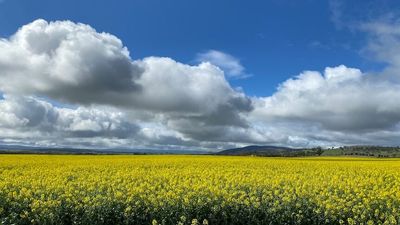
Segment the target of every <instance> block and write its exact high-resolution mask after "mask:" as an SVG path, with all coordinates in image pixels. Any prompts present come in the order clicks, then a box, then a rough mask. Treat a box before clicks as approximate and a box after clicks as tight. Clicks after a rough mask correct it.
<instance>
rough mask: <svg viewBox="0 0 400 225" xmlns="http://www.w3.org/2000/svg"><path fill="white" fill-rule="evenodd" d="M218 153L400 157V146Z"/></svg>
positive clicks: (275, 148) (253, 147)
mask: <svg viewBox="0 0 400 225" xmlns="http://www.w3.org/2000/svg"><path fill="white" fill-rule="evenodd" d="M217 154H218V155H242V156H245V155H255V156H281V157H296V156H359V157H378V158H388V157H400V147H385V146H364V145H357V146H343V147H338V148H328V149H322V148H320V147H316V148H289V147H281V146H257V145H251V146H246V147H242V148H233V149H227V150H223V151H220V152H218V153H217Z"/></svg>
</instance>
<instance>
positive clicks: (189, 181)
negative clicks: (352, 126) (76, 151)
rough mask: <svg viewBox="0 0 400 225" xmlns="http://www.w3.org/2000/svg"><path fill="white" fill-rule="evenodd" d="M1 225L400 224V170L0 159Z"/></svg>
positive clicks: (168, 158) (278, 162) (343, 161)
mask: <svg viewBox="0 0 400 225" xmlns="http://www.w3.org/2000/svg"><path fill="white" fill-rule="evenodd" d="M0 224H149V225H150V224H157V225H159V224H180V225H184V224H198V225H201V224H229V225H230V224H350V225H353V224H364V225H372V224H400V160H399V159H367V158H321V157H318V158H263V157H225V156H172V155H159V156H157V155H151V156H129V155H112V156H111V155H109V156H104V155H92V156H76V155H75V156H72V155H71V156H68V155H0Z"/></svg>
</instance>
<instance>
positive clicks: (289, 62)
mask: <svg viewBox="0 0 400 225" xmlns="http://www.w3.org/2000/svg"><path fill="white" fill-rule="evenodd" d="M352 2H354V3H353V4H354V5H357V7H353V4H348V3H347V5H345V4H342V5H343V6H341V9H340V10H342V11H343V13H347V14H346V16H344V17H345V18H343V19H344V20H347V21H352V20H359V19H360V17H363V16H364V14H361V13H357V9H359V10H360V11H362V9H363V8H364V11H362V12H363V13H365V12H366V10H367V9H366V7H367V6H368V3H367V2H368V1H352ZM356 2H358V3H356ZM382 2H386V4H387V5H390V7H391V9H393V7H392V5H394V3H390V1H382ZM392 2H395V1H392ZM370 4H373V5H374V6H375V4H374V3H373V1H372V2H371V3H370ZM364 5H365V6H364ZM382 5H383V6H382ZM376 6H378V5H376ZM379 7H382V8H384V7H385V3H383V4H379ZM332 8H333V7H332V2H330V1H313V0H307V1H288V0H284V1H277V0H273V1H250V2H246V3H244V2H243V1H238V0H233V1H211V0H205V1H187V0H178V1H162V0H148V1H140V0H139V1H138V0H134V1H103V0H100V1H79V0H71V1H51V0H38V1H29V0H5V1H4V2H3V3H2V4H1V5H0V34H1V35H2V36H3V37H4V36H8V35H10V34H13V33H14V32H15V31H16V28H18V27H20V26H22V25H24V24H27V23H29V22H31V21H33V20H35V19H38V18H43V19H46V20H50V21H51V20H72V21H74V22H81V23H85V24H90V25H91V26H92V27H94V28H95V29H96V30H97V31H99V32H102V31H105V32H109V33H111V34H114V35H116V36H117V37H119V38H120V39H121V40H122V41H123V43H124V44H125V45H126V46H127V47H128V48H129V50H130V52H131V56H132V58H134V59H136V58H143V57H146V56H167V57H172V58H174V59H176V60H178V61H180V62H185V63H192V62H193V59H194V58H195V55H196V54H197V53H199V52H203V51H207V50H209V49H215V50H219V51H223V52H226V53H229V54H231V55H233V56H234V57H237V58H238V59H240V61H241V63H242V64H243V66H244V67H245V68H246V71H247V73H249V74H251V75H253V76H252V77H251V78H248V79H240V80H237V79H232V80H230V82H231V83H232V85H234V86H241V87H243V88H244V90H245V91H246V93H247V94H249V95H256V96H265V95H270V94H272V93H273V92H274V91H275V88H276V87H277V85H278V84H279V83H281V82H283V81H285V80H286V79H287V78H289V77H292V76H294V75H297V74H298V73H300V72H301V71H303V70H323V69H324V68H325V67H326V66H337V65H340V64H346V65H347V66H350V67H357V68H361V69H363V70H371V69H375V68H376V67H377V66H379V65H375V64H374V63H373V62H371V61H370V60H368V58H366V57H363V56H361V55H360V54H359V50H360V48H361V46H362V45H363V42H364V37H363V34H362V33H361V34H360V33H359V32H354V31H352V30H351V29H348V28H347V27H338V26H337V24H335V21H334V19H333V12H332V10H333V9H332ZM376 10H377V11H378V12H376V13H380V12H379V9H378V8H376ZM371 13H374V12H371ZM365 14H366V13H365Z"/></svg>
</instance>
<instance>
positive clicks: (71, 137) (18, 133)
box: [0, 0, 400, 151]
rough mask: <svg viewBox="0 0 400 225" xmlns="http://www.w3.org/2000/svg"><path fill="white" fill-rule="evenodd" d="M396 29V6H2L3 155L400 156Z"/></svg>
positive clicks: (307, 1) (8, 1)
mask: <svg viewBox="0 0 400 225" xmlns="http://www.w3.org/2000/svg"><path fill="white" fill-rule="evenodd" d="M399 27H400V4H399V3H398V1H395V0H382V1H372V0H365V1H364V0H353V1H345V0H328V1H320V0H304V1H294V0H293V1H289V0H280V1H279V0H271V1H246V2H245V1H239V0H230V1H228V0H226V1H211V0H203V1H194V0H193V1H188V0H176V1H172V0H171V1H161V0H157V1H156V0H146V1H144V0H140V1H139V0H134V1H133V0H132V1H78V0H70V1H50V0H36V1H30V0H2V1H0V36H1V37H2V38H1V39H0V94H1V95H0V145H1V144H24V145H32V146H58V147H62V146H64V147H65V146H68V147H71V146H72V147H80V148H82V147H93V148H94V147H96V148H97V147H98V148H151V149H198V150H210V151H215V150H216V149H225V148H229V147H238V146H244V145H250V144H258V145H284V146H292V147H315V146H324V147H332V146H342V145H356V144H363V145H364V144H368V145H400V105H399V104H398V102H399V101H400V76H399V74H400V53H399V52H400V28H399ZM127 50H129V54H128V51H127Z"/></svg>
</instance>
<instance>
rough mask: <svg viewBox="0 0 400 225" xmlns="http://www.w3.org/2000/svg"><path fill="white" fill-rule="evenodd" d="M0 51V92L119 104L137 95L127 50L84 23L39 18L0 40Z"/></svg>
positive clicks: (135, 70)
mask: <svg viewBox="0 0 400 225" xmlns="http://www.w3.org/2000/svg"><path fill="white" fill-rule="evenodd" d="M0 51H1V52H2V54H1V55H0V90H1V91H3V92H6V93H12V94H20V95H30V94H34V95H42V96H49V97H51V98H55V99H59V100H62V101H68V102H70V103H80V104H93V103H110V102H113V103H114V104H119V103H121V101H123V99H125V96H126V95H127V94H131V93H135V92H138V91H140V85H138V84H136V83H135V80H137V79H138V78H139V77H140V74H141V69H140V68H139V67H138V66H137V65H135V63H134V62H132V60H131V58H130V56H129V52H128V50H127V48H126V47H124V46H123V45H122V42H121V41H120V40H119V39H118V38H116V37H115V36H113V35H111V34H108V33H98V32H96V31H95V30H94V29H93V28H91V27H90V26H88V25H84V24H79V23H78V24H76V23H73V22H70V21H56V22H50V23H48V22H47V21H45V20H42V19H39V20H36V21H34V22H32V23H30V24H27V25H25V26H23V27H21V28H20V29H19V30H18V31H17V32H16V33H15V34H14V35H12V36H11V37H10V38H9V39H1V40H0ZM121 99H122V100H121ZM121 104H122V103H121Z"/></svg>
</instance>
